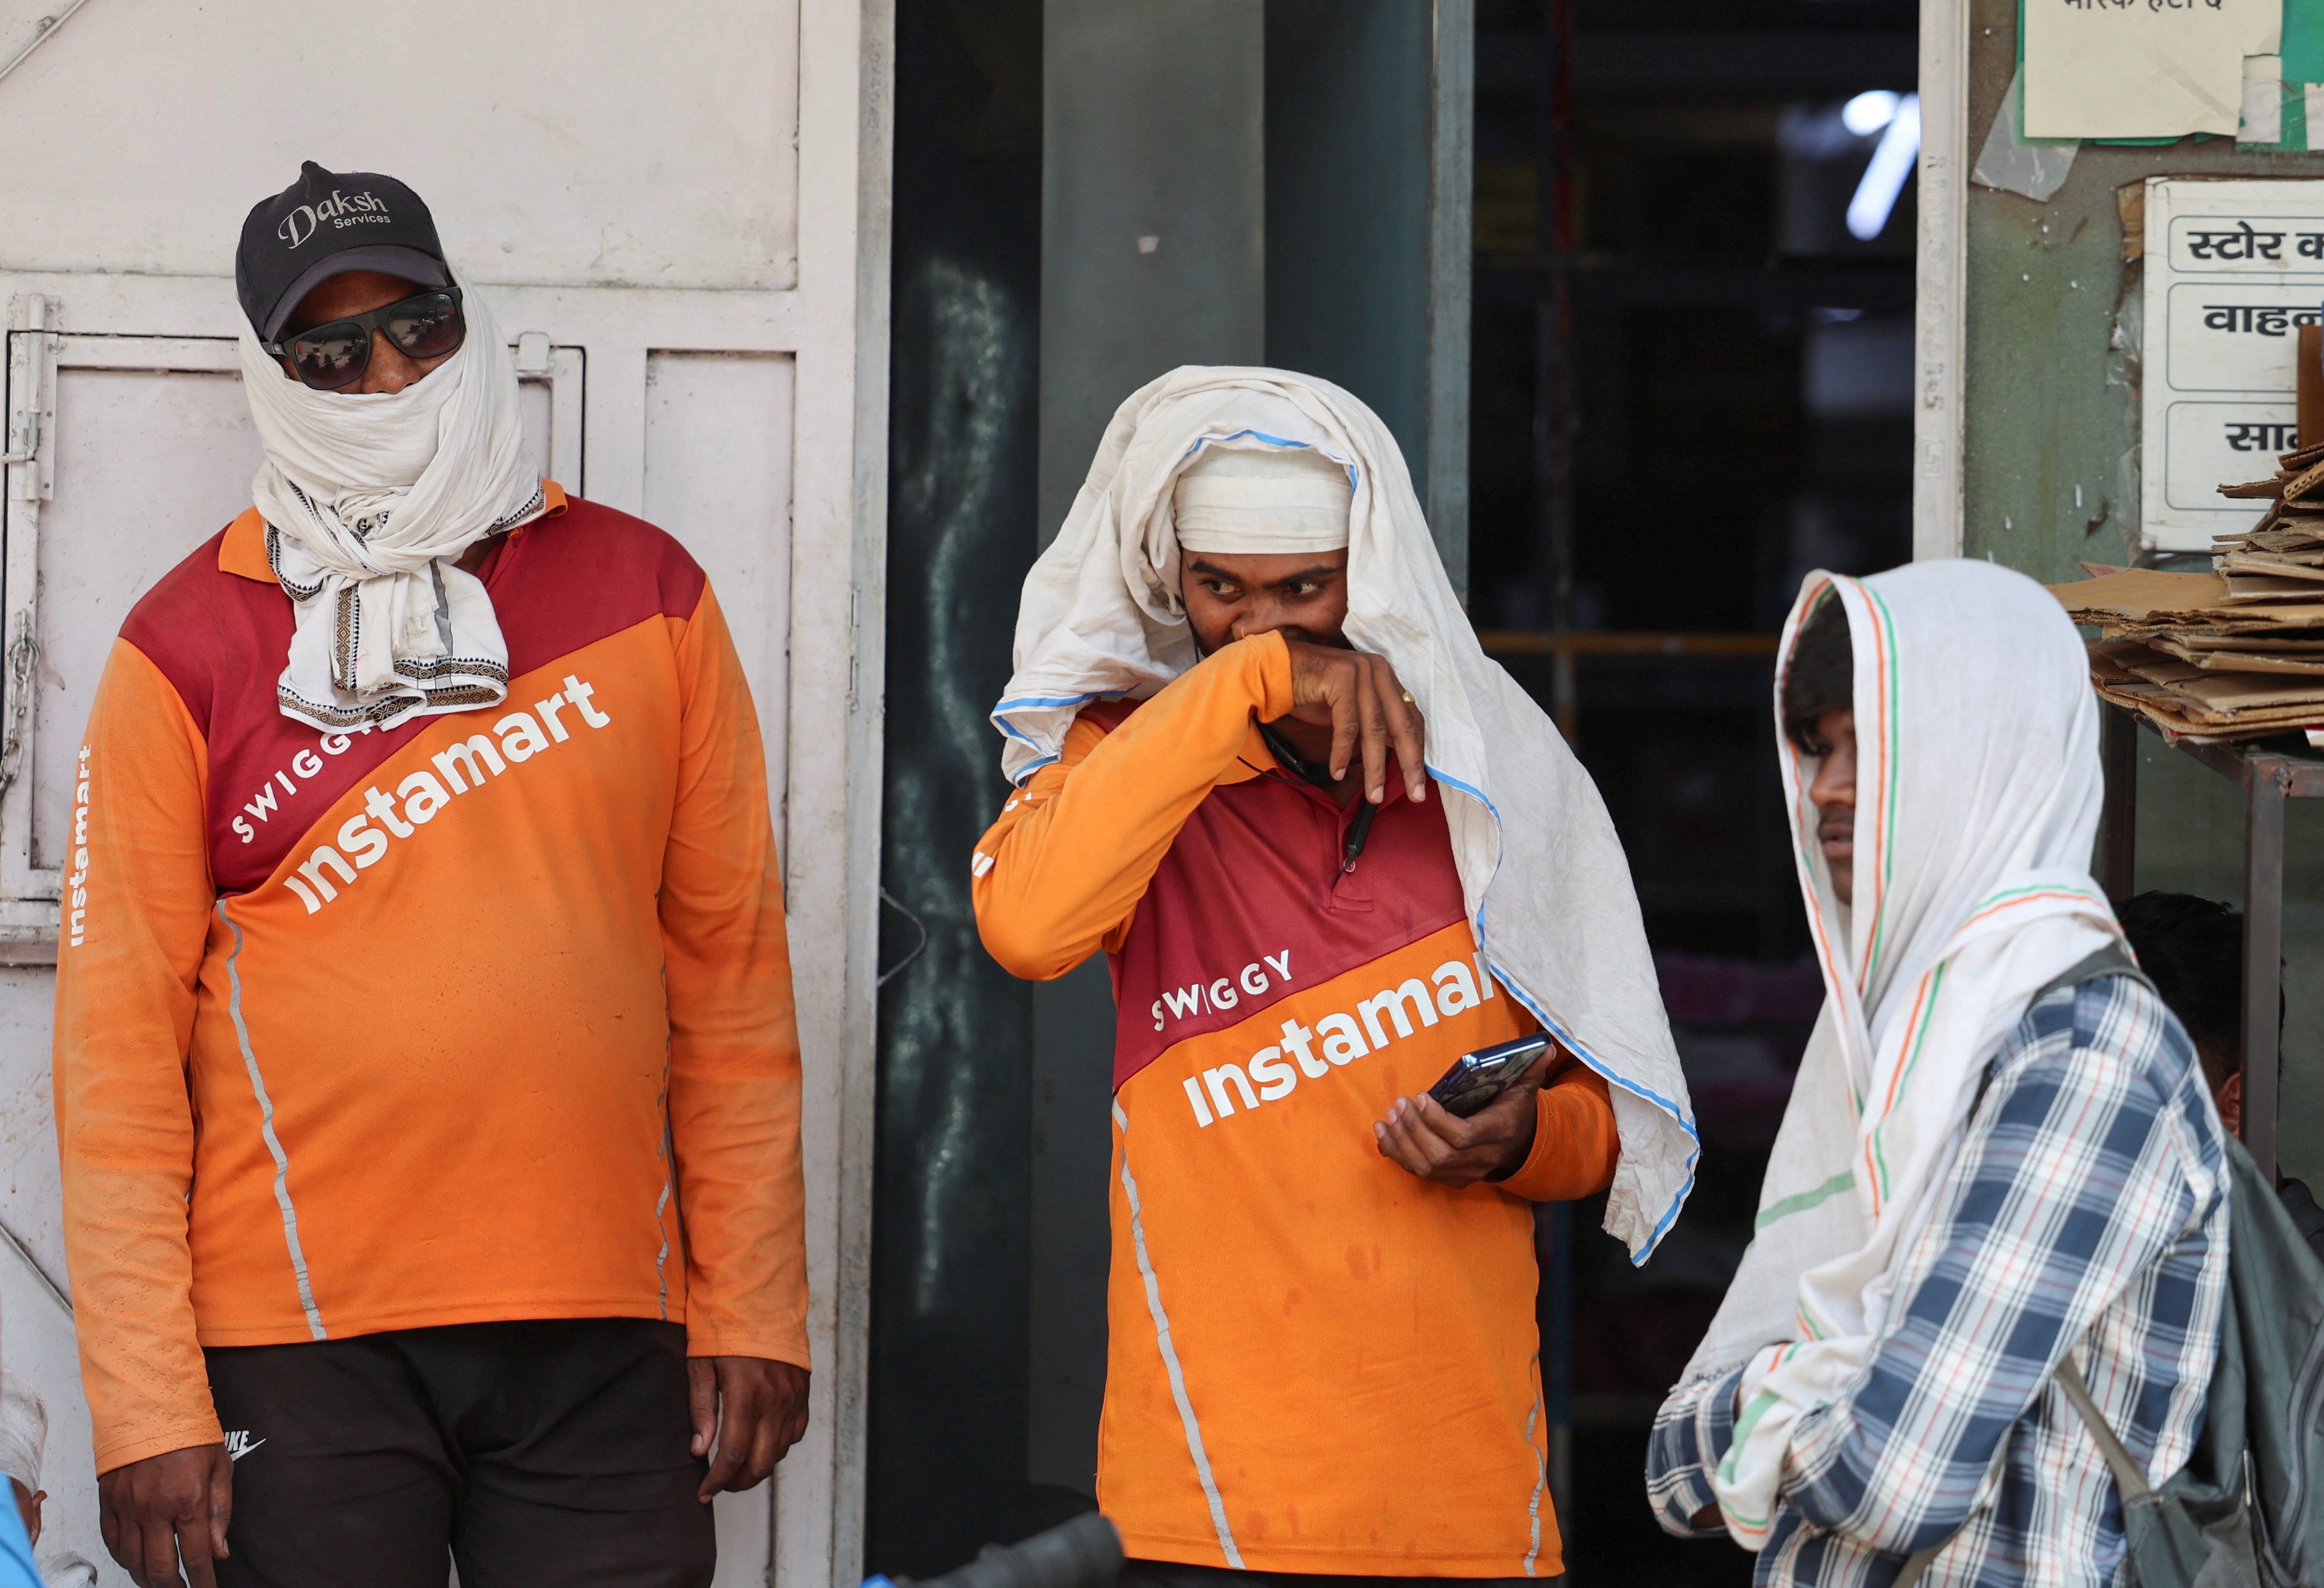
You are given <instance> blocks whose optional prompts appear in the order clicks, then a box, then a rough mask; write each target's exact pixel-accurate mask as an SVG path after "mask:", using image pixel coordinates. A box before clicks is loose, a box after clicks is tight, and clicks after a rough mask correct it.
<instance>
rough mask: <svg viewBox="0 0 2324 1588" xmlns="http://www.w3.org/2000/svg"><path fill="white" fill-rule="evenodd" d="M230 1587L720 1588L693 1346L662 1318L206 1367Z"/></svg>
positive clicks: (259, 1357)
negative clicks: (225, 1460) (689, 1352)
mask: <svg viewBox="0 0 2324 1588" xmlns="http://www.w3.org/2000/svg"><path fill="white" fill-rule="evenodd" d="M204 1355H205V1356H206V1357H207V1358H208V1363H209V1378H210V1393H211V1395H212V1397H213V1398H214V1399H216V1401H217V1414H218V1419H219V1421H220V1423H221V1424H222V1425H223V1426H225V1428H226V1450H227V1454H229V1455H231V1456H233V1457H234V1519H233V1522H232V1523H231V1525H230V1526H229V1528H228V1529H227V1534H226V1543H227V1545H228V1546H229V1548H230V1549H231V1550H232V1552H233V1553H232V1554H231V1556H229V1557H228V1558H227V1559H226V1560H225V1561H223V1562H221V1563H219V1567H218V1582H219V1583H221V1584H223V1585H226V1588H317V1585H328V1588H444V1579H445V1559H446V1556H447V1552H448V1554H449V1556H450V1557H451V1559H452V1561H453V1563H454V1564H456V1565H457V1566H458V1567H459V1572H460V1585H461V1588H518V1585H521V1588H584V1585H586V1588H705V1585H706V1584H707V1583H709V1581H710V1574H711V1568H712V1566H713V1565H715V1561H716V1546H715V1543H714V1541H713V1538H712V1535H711V1519H710V1508H709V1507H708V1506H706V1505H705V1504H703V1503H702V1502H700V1501H699V1500H696V1498H695V1493H696V1490H697V1489H698V1488H699V1487H700V1485H701V1482H702V1476H703V1473H705V1470H706V1463H705V1462H701V1461H697V1460H696V1459H695V1458H694V1456H693V1455H692V1454H690V1453H689V1450H688V1445H689V1444H690V1443H691V1440H692V1436H693V1431H692V1428H691V1426H689V1423H688V1420H687V1399H686V1330H685V1328H684V1326H683V1325H677V1324H664V1323H658V1322H654V1321H652V1320H650V1319H644V1318H574V1319H552V1320H547V1321H539V1322H532V1321H528V1322H519V1323H498V1324H463V1325H455V1326H452V1327H449V1328H440V1329H402V1330H396V1331H392V1332H390V1333H387V1334H362V1335H357V1336H355V1338H353V1339H348V1340H318V1341H314V1342H311V1343H302V1344H297V1345H252V1346H235V1347H229V1348H219V1349H214V1350H209V1351H206V1352H205V1353H204Z"/></svg>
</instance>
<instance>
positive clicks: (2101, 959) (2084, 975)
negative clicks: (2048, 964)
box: [2025, 938, 2154, 1009]
mask: <svg viewBox="0 0 2324 1588" xmlns="http://www.w3.org/2000/svg"><path fill="white" fill-rule="evenodd" d="M2100 976H2128V977H2129V978H2130V979H2131V980H2132V981H2134V982H2136V983H2138V984H2139V985H2140V986H2142V987H2144V988H2145V989H2146V990H2147V991H2148V992H2153V991H2154V983H2153V982H2152V981H2150V980H2148V979H2147V974H2146V973H2145V972H2144V971H2143V970H2140V969H2139V968H2138V965H2137V962H2136V961H2135V960H2133V959H2132V958H2131V957H2130V951H2129V950H2128V949H2126V948H2125V947H2124V946H2122V940H2121V939H2120V938H2116V939H2115V940H2114V941H2113V942H2111V943H2108V944H2107V946H2105V947H2103V948H2101V949H2099V950H2098V952H2097V953H2095V954H2092V955H2091V956H2089V957H2088V958H2087V959H2084V960H2081V961H2080V962H2079V963H2077V964H2076V965H2072V966H2071V967H2070V968H2069V969H2067V970H2065V971H2062V972H2061V973H2059V974H2057V975H2055V976H2052V978H2051V979H2050V980H2049V981H2048V982H2046V983H2043V985H2042V987H2041V989H2040V990H2039V991H2037V992H2035V993H2034V994H2033V997H2031V998H2029V999H2027V1000H2026V1001H2025V1007H2026V1008H2028V1009H2031V1008H2033V1006H2034V1005H2035V1004H2037V1003H2039V1002H2042V1000H2043V999H2044V998H2047V997H2049V996H2050V994H2051V993H2052V992H2058V991H2059V990H2060V989H2061V988H2066V987H2079V986H2080V985H2081V984H2082V983H2084V982H2095V981H2097V980H2098V978H2099V977H2100Z"/></svg>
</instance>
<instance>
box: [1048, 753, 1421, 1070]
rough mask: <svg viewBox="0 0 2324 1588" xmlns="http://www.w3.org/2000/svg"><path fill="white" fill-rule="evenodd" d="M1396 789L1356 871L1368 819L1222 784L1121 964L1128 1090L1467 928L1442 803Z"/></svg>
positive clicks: (1119, 1051) (1176, 848) (1151, 900)
mask: <svg viewBox="0 0 2324 1588" xmlns="http://www.w3.org/2000/svg"><path fill="white" fill-rule="evenodd" d="M1092 709H1093V710H1095V709H1098V708H1097V707H1093V708H1092ZM1388 790H1389V793H1388V802H1387V803H1386V804H1385V805H1383V806H1381V807H1380V808H1379V814H1378V816H1377V817H1374V818H1373V823H1372V828H1371V833H1370V835H1369V838H1368V839H1367V841H1366V843H1365V845H1364V847H1363V852H1362V854H1360V856H1359V857H1358V858H1357V860H1356V862H1355V864H1354V865H1353V866H1352V867H1350V866H1348V865H1347V863H1346V862H1345V860H1344V859H1343V855H1344V853H1345V845H1346V842H1347V836H1348V832H1349V828H1350V826H1351V823H1352V822H1353V821H1354V820H1355V818H1356V817H1357V816H1358V815H1359V814H1360V808H1359V807H1357V806H1351V807H1349V808H1346V809H1342V808H1340V807H1339V806H1337V805H1335V804H1333V802H1332V801H1331V800H1330V799H1327V798H1326V797H1325V796H1324V795H1323V794H1322V793H1321V792H1320V791H1318V790H1316V789H1311V788H1308V787H1306V786H1305V785H1304V784H1296V783H1293V782H1291V781H1290V780H1287V779H1286V778H1283V777H1281V776H1278V775H1268V776H1262V777H1257V778H1251V779H1249V780H1245V781H1243V782H1240V783H1224V784H1221V785H1220V786H1219V787H1217V788H1215V789H1212V790H1211V792H1210V793H1209V794H1208V795H1207V796H1205V797H1204V799H1203V802H1202V803H1201V804H1200V805H1198V806H1196V807H1195V808H1194V815H1193V816H1192V817H1188V818H1187V821H1186V825H1185V826H1184V827H1182V828H1180V829H1179V832H1178V836H1177V838H1176V841H1175V842H1174V843H1173V844H1172V845H1170V851H1169V853H1168V854H1166V855H1164V856H1163V859H1162V864H1161V867H1160V868H1159V869H1158V870H1157V872H1155V874H1154V881H1153V882H1151V883H1150V884H1148V887H1147V890H1146V895H1145V897H1144V898H1143V899H1141V900H1139V904H1138V914H1137V917H1136V919H1135V920H1134V921H1133V922H1132V923H1131V925H1130V936H1129V939H1128V941H1127V942H1125V943H1124V944H1123V945H1122V947H1121V951H1120V953H1119V954H1117V955H1115V956H1113V972H1114V995H1115V998H1116V1000H1117V1001H1118V1004H1119V1008H1120V1014H1119V1017H1118V1018H1119V1024H1118V1029H1117V1035H1116V1039H1115V1043H1114V1070H1113V1084H1114V1085H1115V1087H1116V1088H1117V1089H1118V1088H1120V1086H1121V1085H1124V1084H1125V1083H1126V1082H1128V1081H1129V1079H1130V1076H1134V1075H1136V1074H1137V1073H1138V1072H1139V1070H1141V1069H1143V1068H1144V1067H1145V1066H1148V1065H1149V1064H1151V1063H1153V1062H1154V1060H1155V1059H1157V1058H1158V1057H1161V1056H1162V1054H1163V1053H1164V1052H1165V1051H1167V1049H1169V1048H1172V1047H1175V1046H1176V1044H1178V1043H1180V1042H1183V1041H1185V1040H1186V1039H1188V1038H1190V1037H1197V1036H1201V1035H1203V1034H1204V1033H1206V1032H1210V1031H1216V1030H1222V1029H1225V1028H1227V1027H1229V1026H1231V1025H1235V1024H1238V1023H1240V1021H1243V1020H1249V1019H1250V1017H1251V1016H1252V1015H1254V1014H1256V1013H1259V1011H1262V1010H1265V1009H1266V1008H1267V1007H1268V1006H1269V1005H1270V1004H1273V1003H1275V1002H1277V1001H1279V1000H1281V999H1283V998H1285V997H1286V996H1288V995H1289V994H1291V993H1292V992H1297V991H1299V990H1300V989H1302V988H1306V987H1313V986H1315V985H1317V984H1319V983H1323V982H1328V981H1330V980H1331V979H1332V978H1333V977H1334V976H1336V975H1339V974H1342V972H1345V971H1350V970H1353V969H1354V968H1356V967H1357V966H1358V965H1368V964H1369V963H1370V962H1371V961H1373V960H1375V959H1378V958H1379V957H1380V956H1382V955H1385V954H1390V953H1393V952H1395V951H1396V950H1397V949H1398V948H1401V947H1403V946H1405V945H1406V944H1408V943H1413V942H1416V941H1418V940H1419V939H1420V938H1422V937H1427V936H1428V935H1429V934H1430V933H1432V932H1436V931H1441V930H1443V928H1446V927H1448V926H1451V925H1452V923H1454V922H1455V921H1458V920H1460V919H1462V918H1463V915H1464V913H1465V908H1464V905H1463V903H1462V895H1461V875H1460V872H1459V870H1458V868H1457V867H1456V866H1455V865H1454V863H1453V860H1452V835H1451V833H1450V831H1449V830H1448V829H1447V827H1446V826H1445V825H1444V808H1443V802H1442V801H1441V800H1439V799H1430V800H1429V801H1427V803H1425V804H1423V805H1415V804H1413V803H1412V802H1411V801H1409V800H1408V799H1405V797H1404V794H1403V789H1402V783H1401V781H1400V780H1398V778H1397V776H1396V774H1395V772H1394V771H1393V770H1392V769H1391V771H1390V772H1389V774H1388Z"/></svg>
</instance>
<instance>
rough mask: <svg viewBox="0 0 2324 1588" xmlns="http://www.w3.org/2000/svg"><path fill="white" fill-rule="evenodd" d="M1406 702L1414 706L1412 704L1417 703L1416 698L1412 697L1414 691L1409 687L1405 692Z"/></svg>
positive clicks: (1407, 704)
mask: <svg viewBox="0 0 2324 1588" xmlns="http://www.w3.org/2000/svg"><path fill="white" fill-rule="evenodd" d="M1404 703H1405V704H1406V706H1412V705H1415V704H1417V703H1416V701H1414V699H1413V698H1412V691H1411V690H1409V689H1406V691H1405V692H1404Z"/></svg>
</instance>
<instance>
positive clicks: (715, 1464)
mask: <svg viewBox="0 0 2324 1588" xmlns="http://www.w3.org/2000/svg"><path fill="white" fill-rule="evenodd" d="M686 1390H687V1400H688V1401H689V1402H690V1403H691V1405H692V1409H693V1412H694V1454H696V1455H705V1454H707V1455H709V1456H710V1472H709V1474H708V1475H707V1476H705V1478H704V1479H703V1480H702V1491H701V1493H700V1494H698V1495H696V1499H698V1500H701V1501H702V1502H703V1503H704V1504H705V1505H707V1504H708V1503H709V1502H710V1497H711V1496H712V1495H714V1494H715V1493H717V1492H718V1491H720V1490H721V1489H733V1490H738V1491H739V1490H743V1489H755V1488H757V1487H758V1486H759V1485H760V1484H761V1483H763V1482H766V1481H767V1475H768V1474H769V1473H772V1472H773V1471H774V1470H775V1463H777V1462H779V1461H780V1460H782V1459H783V1455H784V1453H785V1452H787V1451H788V1450H789V1449H790V1447H791V1446H792V1445H796V1444H798V1441H799V1436H800V1435H802V1434H804V1433H806V1432H807V1370H806V1369H805V1368H800V1367H793V1366H792V1365H791V1364H790V1363H789V1362H770V1361H768V1360H767V1359H766V1358H764V1357H758V1356H690V1357H688V1358H687V1359H686ZM722 1411H723V1412H724V1417H721V1415H720V1414H721V1412H722ZM713 1445H715V1446H716V1449H715V1452H714V1451H713V1449H712V1446H713Z"/></svg>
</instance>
